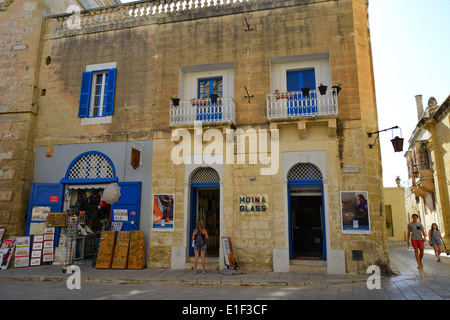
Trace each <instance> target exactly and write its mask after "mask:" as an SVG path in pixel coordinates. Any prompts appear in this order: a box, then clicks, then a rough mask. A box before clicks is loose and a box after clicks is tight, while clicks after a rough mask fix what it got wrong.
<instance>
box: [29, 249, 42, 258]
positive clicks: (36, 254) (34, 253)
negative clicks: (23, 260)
mask: <svg viewBox="0 0 450 320" xmlns="http://www.w3.org/2000/svg"><path fill="white" fill-rule="evenodd" d="M41 256H42V250H33V251H31V258H40V257H41Z"/></svg>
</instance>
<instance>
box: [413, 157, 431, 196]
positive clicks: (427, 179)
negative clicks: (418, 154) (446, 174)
mask: <svg viewBox="0 0 450 320" xmlns="http://www.w3.org/2000/svg"><path fill="white" fill-rule="evenodd" d="M431 165H432V164H426V165H417V166H415V167H416V168H415V169H414V171H413V176H412V183H411V192H413V193H414V194H415V195H416V196H421V197H423V196H425V195H426V194H427V193H431V192H434V191H435V187H434V177H433V169H432V167H431Z"/></svg>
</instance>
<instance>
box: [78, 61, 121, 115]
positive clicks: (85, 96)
mask: <svg viewBox="0 0 450 320" xmlns="http://www.w3.org/2000/svg"><path fill="white" fill-rule="evenodd" d="M98 73H107V79H106V83H105V89H104V96H105V99H106V101H105V102H104V110H103V114H102V115H101V116H95V118H98V117H106V116H109V115H112V114H113V113H114V98H115V91H116V75H117V69H116V68H112V69H104V70H95V71H89V72H83V76H82V80H81V93H80V104H79V108H78V117H79V118H93V117H91V116H90V110H91V108H92V107H93V106H92V95H93V90H94V84H93V81H94V78H95V77H94V75H95V74H98Z"/></svg>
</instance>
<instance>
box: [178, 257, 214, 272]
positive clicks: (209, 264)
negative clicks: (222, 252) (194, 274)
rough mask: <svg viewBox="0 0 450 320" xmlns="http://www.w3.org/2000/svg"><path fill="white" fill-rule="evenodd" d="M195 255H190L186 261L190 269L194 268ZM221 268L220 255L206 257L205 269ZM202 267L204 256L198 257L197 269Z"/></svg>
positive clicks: (187, 267)
mask: <svg viewBox="0 0 450 320" xmlns="http://www.w3.org/2000/svg"><path fill="white" fill-rule="evenodd" d="M194 260H195V258H194V257H189V258H188V261H187V262H186V269H188V270H194ZM218 268H219V257H206V261H205V269H206V270H213V271H217V270H218ZM201 269H202V258H201V257H199V258H198V262H197V271H198V270H201Z"/></svg>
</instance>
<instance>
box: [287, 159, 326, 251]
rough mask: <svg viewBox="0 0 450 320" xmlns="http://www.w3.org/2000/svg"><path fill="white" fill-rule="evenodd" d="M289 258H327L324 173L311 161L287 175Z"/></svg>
mask: <svg viewBox="0 0 450 320" xmlns="http://www.w3.org/2000/svg"><path fill="white" fill-rule="evenodd" d="M287 180H288V190H287V191H288V206H289V256H290V259H323V260H325V259H326V241H325V219H324V217H325V215H324V202H323V200H324V197H323V175H322V172H321V171H320V169H319V168H318V167H317V166H316V165H314V164H312V163H297V164H296V165H294V166H292V167H291V169H290V170H289V171H288V174H287Z"/></svg>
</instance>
